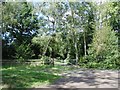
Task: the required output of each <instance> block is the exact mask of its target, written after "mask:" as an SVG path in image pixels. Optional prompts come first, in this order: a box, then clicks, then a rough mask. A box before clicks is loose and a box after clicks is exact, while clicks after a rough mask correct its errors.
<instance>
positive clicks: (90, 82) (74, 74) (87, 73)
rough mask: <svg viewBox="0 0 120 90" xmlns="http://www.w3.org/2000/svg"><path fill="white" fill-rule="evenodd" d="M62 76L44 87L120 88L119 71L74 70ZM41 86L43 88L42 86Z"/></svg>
mask: <svg viewBox="0 0 120 90" xmlns="http://www.w3.org/2000/svg"><path fill="white" fill-rule="evenodd" d="M61 75H62V78H60V79H58V80H56V81H55V82H54V83H53V84H52V85H48V86H42V87H43V88H118V79H119V81H120V78H118V71H112V70H81V69H77V70H73V71H69V72H66V73H62V74H61ZM42 87H41V88H42Z"/></svg>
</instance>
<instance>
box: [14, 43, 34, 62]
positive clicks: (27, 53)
mask: <svg viewBox="0 0 120 90" xmlns="http://www.w3.org/2000/svg"><path fill="white" fill-rule="evenodd" d="M15 47H16V53H15V58H16V59H18V61H20V62H23V61H26V60H27V59H31V57H32V56H33V52H32V50H31V47H30V44H21V45H19V46H18V45H17V46H15Z"/></svg>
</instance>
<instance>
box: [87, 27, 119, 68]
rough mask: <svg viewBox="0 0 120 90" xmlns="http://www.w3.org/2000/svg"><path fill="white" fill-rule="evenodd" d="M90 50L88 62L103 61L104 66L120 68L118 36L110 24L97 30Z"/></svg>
mask: <svg viewBox="0 0 120 90" xmlns="http://www.w3.org/2000/svg"><path fill="white" fill-rule="evenodd" d="M88 52H89V54H88V63H89V62H92V63H93V62H96V63H102V65H103V68H111V67H113V68H120V67H119V65H118V38H117V37H116V36H115V32H114V31H112V30H111V28H110V27H109V26H104V27H103V28H102V29H100V30H97V31H96V33H95V35H94V39H93V43H92V46H91V48H90V49H89V51H88ZM90 65H91V64H90ZM93 66H94V64H93Z"/></svg>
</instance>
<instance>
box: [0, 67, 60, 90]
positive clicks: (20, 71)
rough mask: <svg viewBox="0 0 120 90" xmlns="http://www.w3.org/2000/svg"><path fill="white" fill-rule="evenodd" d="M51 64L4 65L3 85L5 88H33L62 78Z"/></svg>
mask: <svg viewBox="0 0 120 90" xmlns="http://www.w3.org/2000/svg"><path fill="white" fill-rule="evenodd" d="M50 69H51V70H52V67H50V66H30V65H18V66H17V65H16V66H4V67H2V69H1V71H2V81H3V82H2V83H3V85H2V87H4V88H31V87H36V86H39V85H46V84H51V83H52V82H53V81H54V80H56V79H58V78H60V76H59V75H57V74H56V75H55V74H54V73H55V72H58V71H55V70H54V69H53V71H51V72H47V71H48V70H50Z"/></svg>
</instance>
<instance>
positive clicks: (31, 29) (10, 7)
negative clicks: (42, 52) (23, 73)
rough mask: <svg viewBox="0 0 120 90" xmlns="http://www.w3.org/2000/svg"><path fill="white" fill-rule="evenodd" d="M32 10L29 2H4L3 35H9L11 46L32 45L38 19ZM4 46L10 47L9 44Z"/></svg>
mask: <svg viewBox="0 0 120 90" xmlns="http://www.w3.org/2000/svg"><path fill="white" fill-rule="evenodd" d="M32 9H33V8H32V6H31V5H30V4H29V3H27V2H14V3H13V2H3V10H2V11H3V31H2V33H3V35H6V33H9V36H7V37H9V38H10V40H11V41H10V40H8V41H9V44H10V45H11V46H13V45H16V46H18V47H19V46H21V45H22V44H23V45H26V44H31V39H32V38H33V37H34V36H35V35H36V34H37V29H38V28H39V27H38V19H37V15H35V14H33V13H32ZM3 40H4V39H3ZM4 45H8V42H6V44H4ZM18 47H14V48H15V49H17V48H18ZM3 51H4V50H3ZM17 51H18V50H17ZM17 51H15V52H14V53H17ZM29 56H31V55H29ZM3 58H4V57H3ZM29 58H31V57H29Z"/></svg>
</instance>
